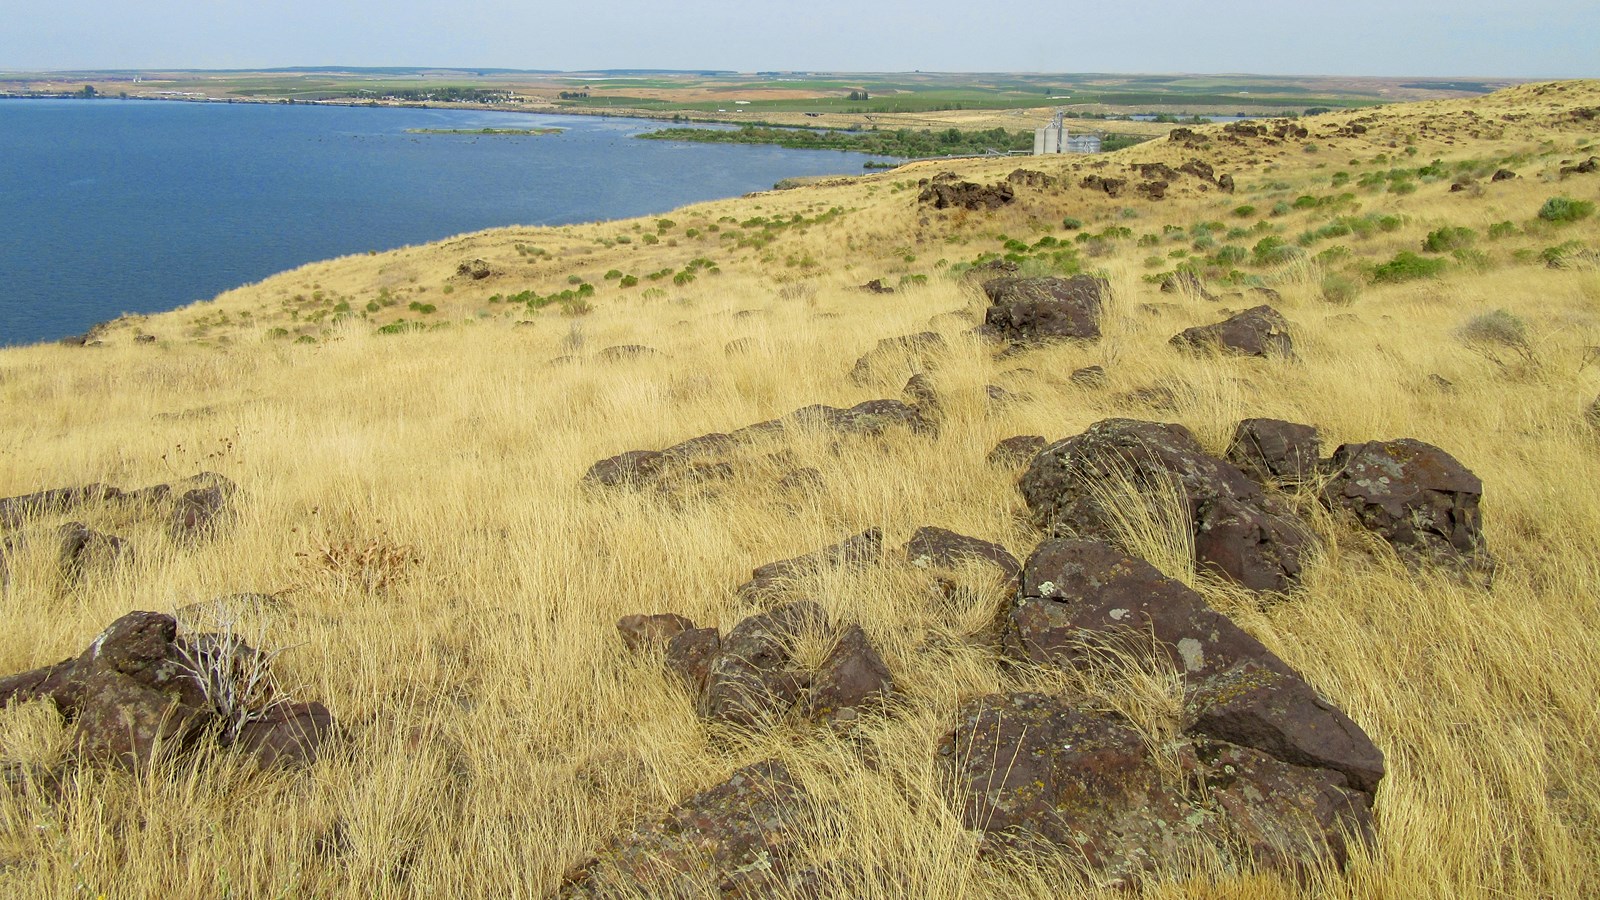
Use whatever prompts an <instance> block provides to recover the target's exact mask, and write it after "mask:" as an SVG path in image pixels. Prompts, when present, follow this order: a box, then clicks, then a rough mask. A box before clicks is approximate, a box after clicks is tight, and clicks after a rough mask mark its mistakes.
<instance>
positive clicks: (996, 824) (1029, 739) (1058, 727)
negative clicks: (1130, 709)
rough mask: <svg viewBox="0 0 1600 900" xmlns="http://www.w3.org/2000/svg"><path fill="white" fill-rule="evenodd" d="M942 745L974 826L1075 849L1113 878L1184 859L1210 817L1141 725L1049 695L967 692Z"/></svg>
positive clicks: (941, 754)
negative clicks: (1160, 761) (1173, 779)
mask: <svg viewBox="0 0 1600 900" xmlns="http://www.w3.org/2000/svg"><path fill="white" fill-rule="evenodd" d="M936 753H937V755H938V761H939V763H940V765H941V766H942V767H943V768H944V769H945V771H946V772H947V773H948V774H949V776H950V777H951V780H952V782H953V784H954V786H955V797H954V798H953V799H954V800H955V801H956V803H957V805H958V808H959V812H960V815H961V820H962V822H963V823H964V824H966V826H967V827H968V828H973V829H977V830H979V831H982V832H983V833H984V835H985V837H986V839H987V840H988V842H989V843H991V844H997V845H999V846H1002V847H1013V848H1015V849H1018V850H1022V851H1024V852H1026V851H1029V850H1038V849H1042V848H1041V847H1040V846H1039V845H1041V844H1043V845H1054V846H1056V847H1063V848H1069V849H1070V850H1072V851H1073V852H1074V853H1081V854H1082V859H1083V865H1084V867H1085V868H1086V869H1087V870H1088V873H1090V874H1091V875H1092V877H1094V878H1095V879H1096V880H1100V881H1102V882H1105V883H1109V884H1110V885H1118V886H1124V887H1131V886H1133V885H1135V884H1136V883H1137V882H1138V881H1139V880H1140V879H1141V877H1142V876H1144V875H1145V874H1146V873H1148V872H1150V871H1151V870H1153V869H1155V868H1157V867H1163V866H1176V865H1178V864H1179V863H1180V862H1181V861H1182V860H1183V858H1184V857H1185V856H1186V855H1189V854H1191V853H1193V852H1195V851H1196V850H1198V849H1200V848H1201V847H1202V846H1203V845H1204V830H1203V826H1204V825H1206V824H1209V823H1210V820H1211V819H1212V818H1213V817H1212V816H1206V815H1198V816H1197V815H1195V814H1194V813H1195V812H1196V810H1194V809H1193V808H1192V807H1191V806H1190V804H1189V803H1188V802H1186V801H1185V799H1184V797H1183V796H1182V795H1181V794H1180V793H1178V791H1176V790H1174V789H1173V788H1172V787H1169V786H1168V785H1167V784H1166V779H1165V778H1164V777H1163V774H1162V771H1161V768H1160V767H1158V766H1157V765H1156V762H1155V760H1154V759H1152V758H1151V756H1150V751H1149V750H1148V749H1147V747H1146V744H1145V741H1144V738H1143V737H1142V736H1141V735H1140V733H1139V732H1138V731H1136V730H1135V729H1133V728H1132V727H1129V726H1128V725H1124V724H1121V723H1119V722H1116V721H1114V720H1112V719H1111V718H1109V717H1107V716H1103V715H1096V714H1093V713H1089V712H1084V711H1080V710H1078V709H1075V708H1073V707H1072V706H1070V705H1068V704H1067V703H1065V702H1063V701H1061V700H1058V699H1056V698H1053V697H1048V696H1045V695H1043V694H1034V693H1015V694H990V695H986V696H982V697H977V698H974V699H972V700H969V701H967V702H966V703H965V704H963V705H962V706H961V708H960V710H959V711H958V712H957V714H956V724H955V728H954V730H952V731H951V732H950V733H948V734H946V735H945V736H944V738H943V739H941V740H940V742H939V746H938V749H937V750H936Z"/></svg>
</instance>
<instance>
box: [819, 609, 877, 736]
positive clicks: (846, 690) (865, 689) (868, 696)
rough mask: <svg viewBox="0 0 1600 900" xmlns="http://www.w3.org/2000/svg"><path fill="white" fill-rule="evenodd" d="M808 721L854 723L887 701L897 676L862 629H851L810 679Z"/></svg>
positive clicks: (856, 627) (853, 626) (849, 628)
mask: <svg viewBox="0 0 1600 900" xmlns="http://www.w3.org/2000/svg"><path fill="white" fill-rule="evenodd" d="M810 685H811V691H810V694H809V695H808V696H807V698H806V704H805V715H806V717H807V718H810V719H813V720H816V721H819V722H824V723H829V724H837V723H845V722H853V721H855V720H856V718H857V717H858V716H859V715H860V710H862V709H864V708H869V707H872V706H875V705H881V704H883V703H884V702H885V701H887V700H888V699H889V697H890V695H891V694H893V692H894V676H892V675H891V674H890V673H889V667H888V666H887V665H884V662H883V657H881V656H879V655H878V651H877V650H876V649H874V648H873V646H872V642H871V641H869V640H868V639H867V635H866V632H864V631H862V630H861V626H860V625H851V626H850V627H848V628H846V629H845V630H844V633H843V634H841V635H840V636H839V641H838V643H837V644H835V645H834V648H833V650H832V651H831V652H830V653H829V654H828V656H827V658H826V659H824V660H823V661H822V665H820V666H818V667H817V671H816V672H815V673H814V674H813V675H812V676H811V678H810Z"/></svg>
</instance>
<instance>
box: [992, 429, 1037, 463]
mask: <svg viewBox="0 0 1600 900" xmlns="http://www.w3.org/2000/svg"><path fill="white" fill-rule="evenodd" d="M1048 443H1049V441H1047V440H1045V439H1044V435H1042V434H1019V435H1016V436H1014V437H1008V438H1006V439H1005V440H1003V441H1001V442H1000V443H998V444H995V445H994V449H993V450H990V451H989V456H988V460H989V464H990V465H995V466H1018V465H1022V464H1023V463H1026V462H1027V461H1029V460H1031V459H1033V457H1034V455H1035V454H1037V453H1038V452H1039V451H1040V450H1043V449H1044V448H1045V445H1047V444H1048Z"/></svg>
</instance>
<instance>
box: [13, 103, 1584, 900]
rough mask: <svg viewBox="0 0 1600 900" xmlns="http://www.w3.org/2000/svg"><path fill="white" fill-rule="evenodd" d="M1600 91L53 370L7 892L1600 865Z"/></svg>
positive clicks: (913, 188) (1348, 119)
mask: <svg viewBox="0 0 1600 900" xmlns="http://www.w3.org/2000/svg"><path fill="white" fill-rule="evenodd" d="M1597 120H1600V83H1595V82H1560V83H1551V84H1536V85H1524V86H1521V87H1517V88H1513V89H1510V90H1507V91H1502V92H1500V93H1497V94H1493V95H1489V96H1486V97H1482V98H1476V99H1473V100H1452V101H1439V102H1432V103H1425V104H1412V105H1396V106H1391V107H1386V108H1382V109H1376V110H1365V111H1361V112H1353V113H1334V114H1327V115H1320V116H1312V117H1306V118H1300V119H1282V120H1265V121H1257V122H1241V123H1234V124H1228V125H1210V126H1185V127H1182V128H1178V129H1175V130H1174V131H1173V132H1172V133H1171V134H1170V135H1169V136H1167V137H1166V138H1163V139H1160V140H1157V141H1153V142H1150V143H1148V144H1143V145H1139V146H1136V147H1133V148H1129V149H1127V150H1124V151H1119V152H1117V153H1114V154H1107V155H1104V156H1094V157H1049V158H1034V159H1026V160H1021V161H1019V160H1015V159H1012V160H971V161H964V162H963V161H950V162H942V163H938V164H924V165H921V166H911V167H904V168H902V169H898V170H894V171H891V172H886V173H883V174H879V175H872V176H867V177H863V178H857V179H839V180H836V181H829V182H825V183H822V184H816V185H807V186H802V187H797V188H793V189H789V190H783V191H772V192H766V193H761V194H756V195H751V196H748V197H744V198H738V199H733V200H727V201H719V202H716V203H709V204H702V205H699V206H694V207H688V208H685V209H682V210H677V211H674V212H672V213H669V214H667V215H664V216H659V217H652V218H649V219H641V220H630V221H622V222H606V223H595V224H591V225H582V226H569V227H562V228H553V229H545V228H519V229H502V230H496V231H490V232H482V233H478V234H471V235H463V236H460V237H457V238H454V239H451V240H448V241H443V242H440V243H438V244H433V245H428V246H423V247H414V248H405V249H402V250H396V251H392V252H389V253H383V254H375V255H371V256H362V257H351V258H346V259H340V260H332V261H329V262H325V263H318V264H315V265H311V266H306V267H304V268H301V269H298V270H295V271H292V272H287V273H284V274H282V275H279V276H276V277H274V278H271V279H268V280H266V281H264V282H262V283H260V284H256V285H250V286H246V287H243V288H240V289H238V290H235V291H231V292H229V293H227V294H224V295H222V296H221V297H218V298H216V299H215V300H213V301H210V302H207V303H202V304H196V305H194V306H191V307H187V308H185V309H181V310H178V311H175V312H173V313H169V314H165V315H161V316H153V317H125V318H123V319H119V320H116V321H114V322H110V323H106V324H105V325H103V326H100V327H97V328H96V329H94V330H93V331H91V332H90V333H88V334H85V335H82V336H79V337H78V338H76V339H73V340H71V341H67V342H62V343H61V344H58V345H50V346H37V347H27V348H16V349H10V350H6V351H3V352H0V398H3V401H4V402H3V403H0V434H3V435H4V439H3V444H0V459H4V460H5V461H6V464H5V465H4V466H0V585H3V587H0V608H3V610H4V615H5V621H6V622H8V623H9V624H10V627H8V628H5V629H3V630H0V675H4V676H6V677H0V823H5V824H4V826H3V827H0V894H5V895H8V896H10V895H15V896H65V895H70V894H75V893H79V892H89V894H90V895H105V896H157V895H159V896H195V897H212V896H220V895H224V894H229V895H233V894H245V895H249V896H269V895H270V896H318V897H326V896H331V897H340V896H363V897H364V896H374V895H378V896H417V897H482V896H507V895H514V896H551V897H556V896H560V897H628V896H682V897H699V896H708V895H709V896H728V897H797V896H807V897H811V896H885V897H888V896H894V897H899V896H929V897H942V896H948V897H968V896H1040V897H1044V896H1051V897H1056V896H1084V897H1089V896H1102V895H1108V894H1107V893H1106V892H1107V891H1114V892H1118V893H1119V895H1121V894H1124V893H1135V894H1139V895H1146V896H1161V897H1175V896H1185V897H1190V896H1192V897H1215V896H1229V897H1235V896H1242V897H1263V898H1266V897H1290V896H1301V895H1316V896H1352V897H1353V896H1363V897H1365V896H1476V895H1485V896H1488V895H1509V896H1552V897H1568V896H1572V897H1576V896H1583V895H1584V894H1585V893H1587V892H1588V891H1589V890H1591V889H1592V886H1593V885H1594V884H1596V883H1600V852H1597V849H1596V848H1597V847H1600V833H1597V832H1596V828H1595V823H1596V822H1600V779H1597V778H1596V777H1595V774H1594V773H1595V772H1596V771H1600V765H1597V763H1600V760H1597V759H1596V752H1595V749H1594V746H1595V742H1594V740H1593V737H1594V735H1595V734H1597V733H1600V707H1597V706H1596V704H1595V702H1594V697H1595V696H1596V694H1597V693H1600V655H1597V653H1596V650H1595V647H1596V646H1597V642H1596V638H1597V626H1596V624H1595V623H1596V619H1595V598H1594V585H1595V583H1596V578H1597V576H1600V546H1597V545H1596V542H1595V540H1594V536H1595V535H1596V534H1600V491H1597V489H1596V487H1595V479H1594V478H1593V477H1592V473H1593V472H1594V471H1595V470H1596V463H1597V459H1596V454H1597V452H1600V400H1597V399H1596V395H1597V393H1600V216H1597V215H1596V205H1597V204H1600V141H1597V140H1596V138H1595V128H1596V122H1597Z"/></svg>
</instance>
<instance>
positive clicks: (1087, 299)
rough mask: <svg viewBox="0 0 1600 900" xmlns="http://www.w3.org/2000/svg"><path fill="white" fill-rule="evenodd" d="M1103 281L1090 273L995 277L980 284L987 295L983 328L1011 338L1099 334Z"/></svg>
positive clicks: (1031, 339) (1104, 290)
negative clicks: (987, 300)
mask: <svg viewBox="0 0 1600 900" xmlns="http://www.w3.org/2000/svg"><path fill="white" fill-rule="evenodd" d="M1109 291H1110V287H1109V285H1107V283H1106V282H1105V281H1104V280H1103V279H1100V278H1095V277H1093V276H1090V275H1074V276H1072V277H1071V278H996V279H993V280H990V281H986V282H984V283H983V292H984V294H985V295H987V296H988V298H989V304H990V305H989V309H988V311H987V312H986V313H985V314H984V324H983V328H982V330H983V331H984V333H986V334H989V335H992V336H994V337H998V338H1002V339H1005V340H1008V341H1012V342H1017V343H1031V342H1035V341H1048V340H1061V339H1075V340H1088V341H1095V340H1099V339H1100V311H1101V309H1102V308H1103V306H1104V305H1105V301H1106V299H1107V297H1108V294H1109Z"/></svg>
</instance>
